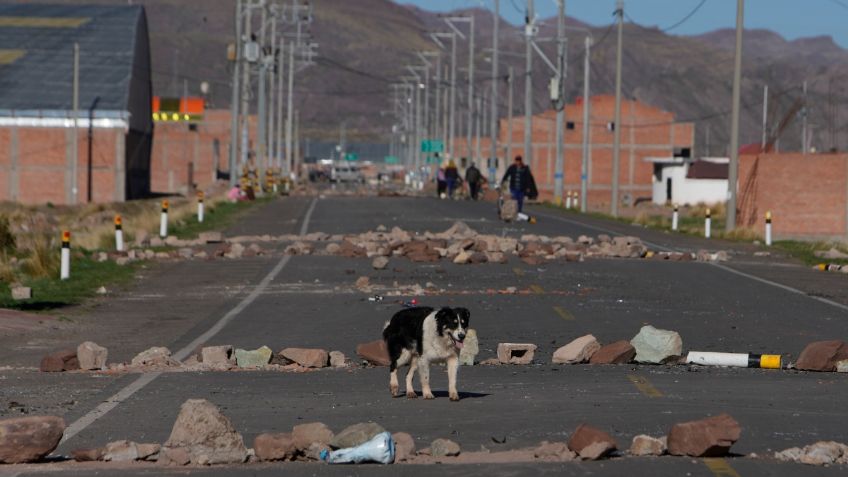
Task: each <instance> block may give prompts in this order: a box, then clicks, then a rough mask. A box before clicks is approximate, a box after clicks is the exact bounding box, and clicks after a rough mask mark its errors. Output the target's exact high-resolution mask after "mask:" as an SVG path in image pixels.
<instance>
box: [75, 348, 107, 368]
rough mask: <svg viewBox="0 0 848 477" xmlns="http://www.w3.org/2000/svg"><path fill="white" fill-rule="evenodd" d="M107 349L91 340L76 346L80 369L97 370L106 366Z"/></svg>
mask: <svg viewBox="0 0 848 477" xmlns="http://www.w3.org/2000/svg"><path fill="white" fill-rule="evenodd" d="M108 356H109V350H107V349H106V348H104V347H102V346H99V345H98V344H97V343H94V342H92V341H86V342H84V343H82V344H81V345H79V346H78V347H77V359H78V360H79V364H80V369H83V370H98V369H105V368H106V358H107V357H108Z"/></svg>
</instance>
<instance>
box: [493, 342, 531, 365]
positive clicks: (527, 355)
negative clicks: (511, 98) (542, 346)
mask: <svg viewBox="0 0 848 477" xmlns="http://www.w3.org/2000/svg"><path fill="white" fill-rule="evenodd" d="M535 353H536V345H534V344H529V343H499V344H498V361H500V362H501V363H503V364H530V363H532V362H533V355H534V354H535Z"/></svg>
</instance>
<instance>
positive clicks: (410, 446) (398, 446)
mask: <svg viewBox="0 0 848 477" xmlns="http://www.w3.org/2000/svg"><path fill="white" fill-rule="evenodd" d="M392 439H393V440H394V441H395V462H403V461H405V460H408V459H409V458H410V457H412V456H413V455H415V439H413V438H412V436H411V435H409V434H407V433H406V432H395V433H394V434H392Z"/></svg>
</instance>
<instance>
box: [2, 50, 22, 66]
mask: <svg viewBox="0 0 848 477" xmlns="http://www.w3.org/2000/svg"><path fill="white" fill-rule="evenodd" d="M25 54H26V50H2V49H0V65H9V64H12V63H14V62H16V61H18V59H20V57H22V56H24V55H25Z"/></svg>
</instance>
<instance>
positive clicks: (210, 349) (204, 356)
mask: <svg viewBox="0 0 848 477" xmlns="http://www.w3.org/2000/svg"><path fill="white" fill-rule="evenodd" d="M200 360H201V361H203V364H205V365H209V366H230V365H233V364H235V356H233V347H232V346H231V345H222V346H205V347H204V348H203V349H201V350H200Z"/></svg>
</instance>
